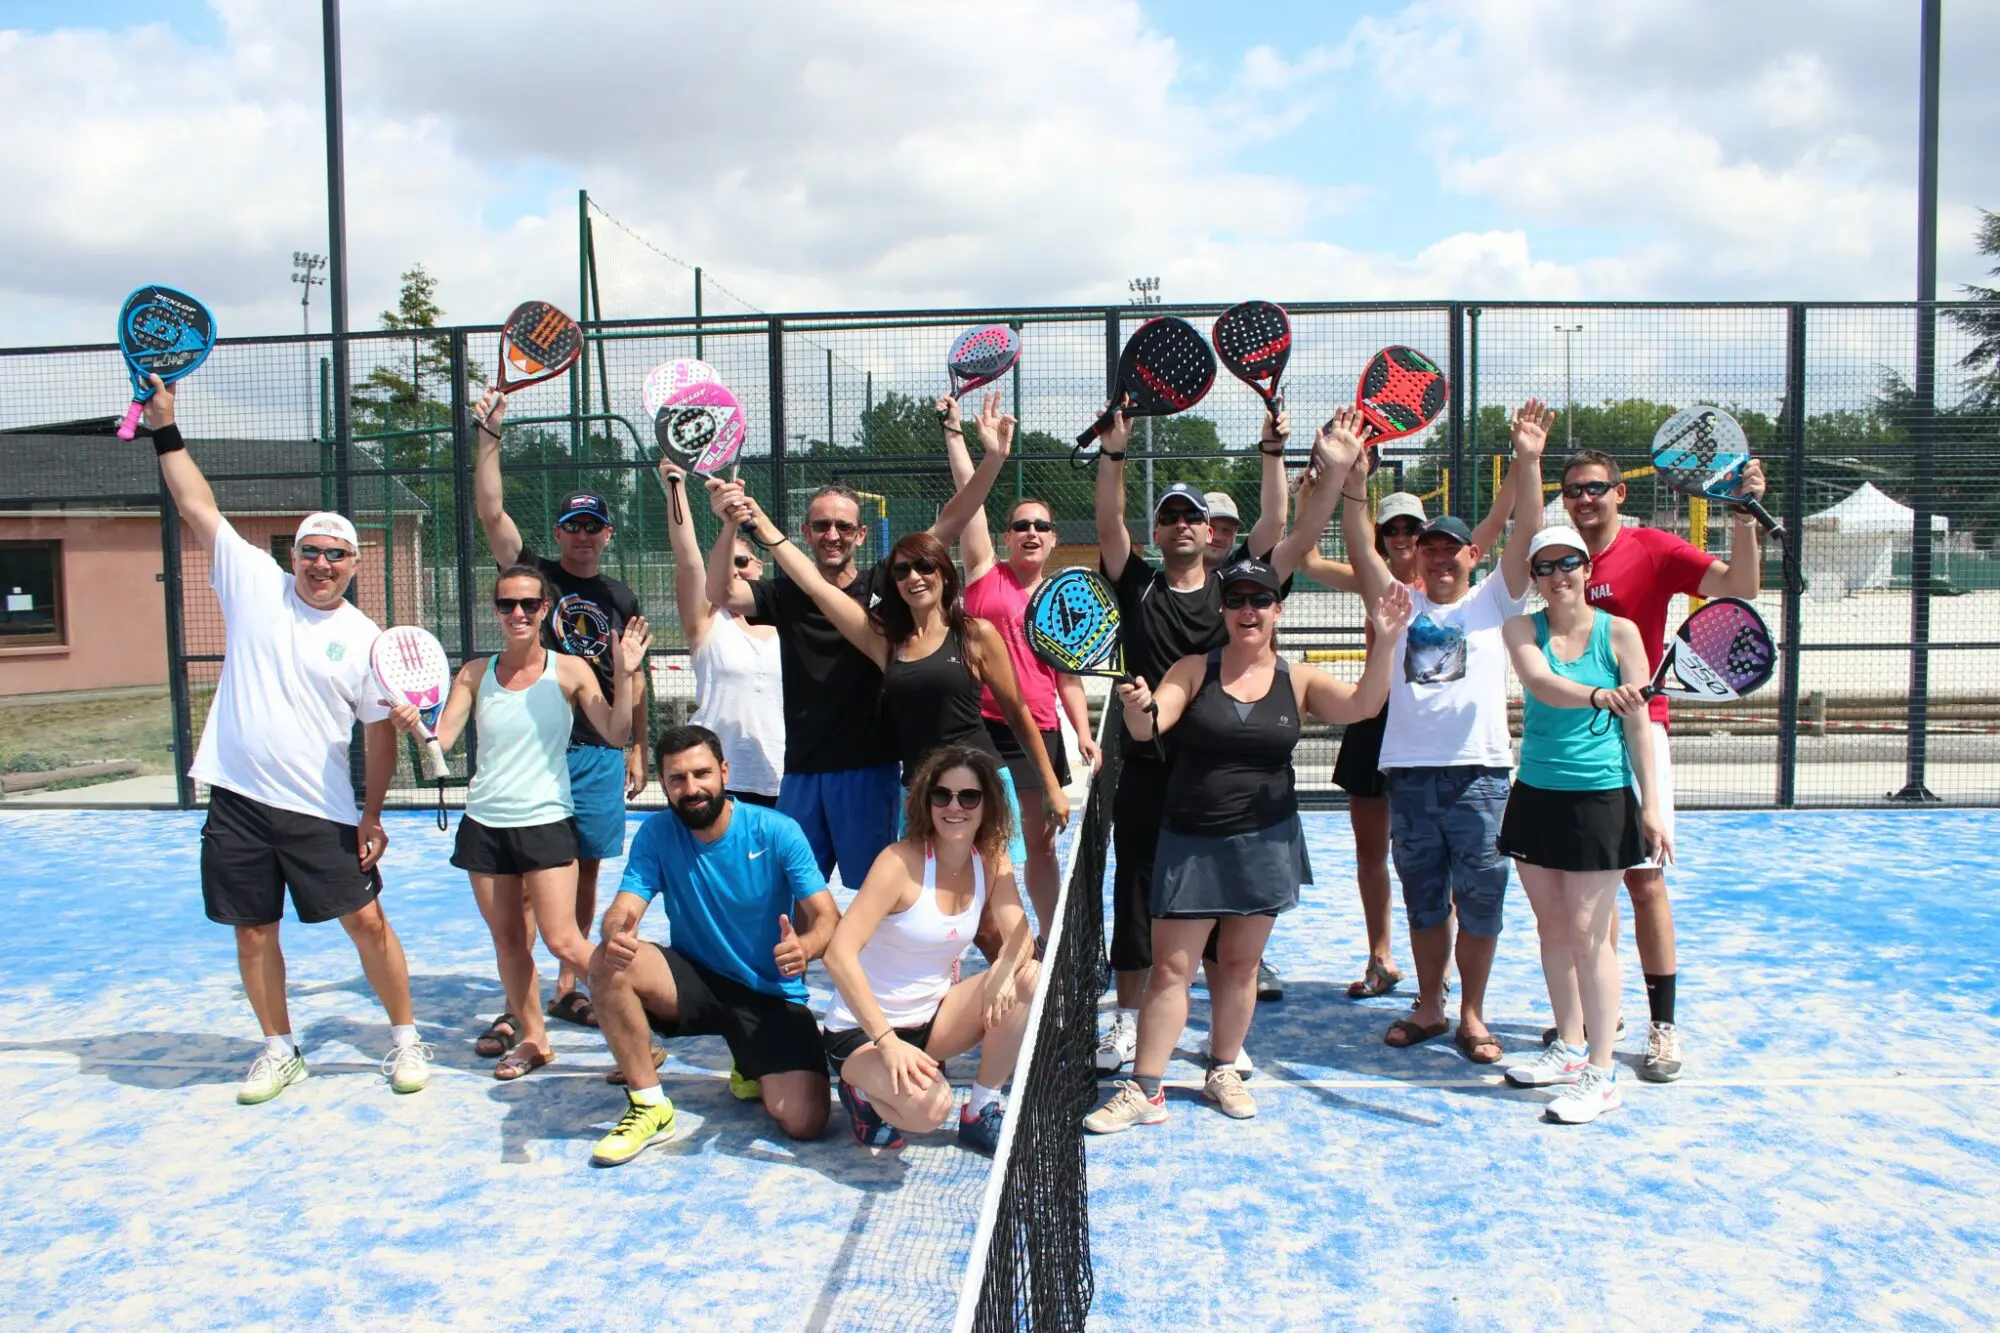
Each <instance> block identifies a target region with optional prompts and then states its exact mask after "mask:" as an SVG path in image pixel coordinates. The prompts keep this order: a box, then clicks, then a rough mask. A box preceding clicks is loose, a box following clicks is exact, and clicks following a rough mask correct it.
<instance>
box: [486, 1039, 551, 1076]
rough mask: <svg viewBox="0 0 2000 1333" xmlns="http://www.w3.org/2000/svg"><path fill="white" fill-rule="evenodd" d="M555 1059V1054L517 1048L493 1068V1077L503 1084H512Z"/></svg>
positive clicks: (525, 1047) (527, 1047) (528, 1048)
mask: <svg viewBox="0 0 2000 1333" xmlns="http://www.w3.org/2000/svg"><path fill="white" fill-rule="evenodd" d="M555 1058H556V1057H555V1056H554V1055H553V1054H548V1055H544V1054H543V1053H542V1052H540V1051H538V1050H536V1049H535V1048H534V1047H532V1046H516V1047H515V1048H514V1049H513V1050H511V1051H509V1052H507V1054H506V1055H505V1056H503V1057H502V1058H501V1060H500V1063H499V1064H497V1065H495V1066H493V1077H495V1078H497V1079H499V1080H500V1081H501V1082H502V1083H511V1082H513V1081H514V1080H515V1079H517V1078H521V1077H523V1076H525V1075H528V1074H532V1073H534V1072H535V1071H536V1070H537V1069H540V1068H541V1067H542V1066H543V1065H545V1064H548V1063H549V1062H550V1061H552V1060H554V1059H555Z"/></svg>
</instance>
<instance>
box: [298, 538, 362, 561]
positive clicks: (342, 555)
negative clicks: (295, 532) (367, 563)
mask: <svg viewBox="0 0 2000 1333" xmlns="http://www.w3.org/2000/svg"><path fill="white" fill-rule="evenodd" d="M292 549H293V550H295V551H297V552H298V553H299V559H301V560H303V561H305V562H306V563H307V564H309V565H310V564H312V563H313V562H314V561H315V560H324V561H326V563H328V564H329V565H337V564H339V563H340V562H341V561H343V560H352V559H353V558H354V552H352V551H349V550H346V549H344V548H342V547H339V546H314V545H312V544H311V543H309V542H308V543H304V544H301V545H299V546H295V547H293V548H292Z"/></svg>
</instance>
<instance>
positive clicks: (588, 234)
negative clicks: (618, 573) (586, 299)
mask: <svg viewBox="0 0 2000 1333" xmlns="http://www.w3.org/2000/svg"><path fill="white" fill-rule="evenodd" d="M583 227H584V231H583V239H584V253H585V254H586V255H587V256H588V257H589V259H590V308H591V311H592V313H593V314H594V316H595V318H596V319H597V320H599V321H602V320H603V318H604V289H603V288H602V287H600V286H598V284H597V224H596V223H595V222H593V221H592V220H591V219H590V218H589V217H585V218H584V220H583ZM585 392H586V394H587V393H588V392H589V390H588V386H586V388H585ZM597 396H598V397H599V398H601V399H602V400H603V402H604V410H605V411H606V412H609V411H610V410H611V368H610V367H609V366H607V365H606V364H605V356H604V344H602V343H599V344H598V345H597ZM584 410H585V411H586V412H587V411H589V410H590V403H589V402H588V400H587V399H586V401H585V403H584ZM604 433H605V435H606V436H607V437H609V436H610V435H611V428H610V426H609V424H607V425H606V426H605V428H604ZM619 554H620V555H621V556H622V555H623V554H624V551H623V550H622V549H621V550H620V551H619Z"/></svg>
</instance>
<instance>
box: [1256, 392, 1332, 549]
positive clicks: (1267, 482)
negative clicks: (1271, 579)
mask: <svg viewBox="0 0 2000 1333" xmlns="http://www.w3.org/2000/svg"><path fill="white" fill-rule="evenodd" d="M1291 438H1292V418H1291V416H1290V414H1289V413H1285V412H1280V413H1278V414H1277V415H1276V416H1273V415H1272V414H1271V413H1269V412H1266V413H1265V414H1264V429H1263V432H1262V434H1261V435H1260V436H1259V437H1258V440H1257V452H1258V453H1260V454H1262V455H1263V458H1262V459H1260V460H1259V462H1260V464H1261V469H1260V472H1259V483H1258V488H1257V522H1256V523H1255V524H1253V525H1252V526H1251V528H1250V535H1249V538H1248V540H1249V543H1250V554H1252V555H1254V556H1256V557H1257V558H1258V559H1259V560H1262V559H1266V558H1267V557H1266V555H1265V552H1268V551H1275V550H1276V549H1277V547H1278V543H1279V541H1281V540H1282V539H1283V538H1284V535H1285V518H1286V512H1285V511H1286V507H1287V506H1288V505H1289V504H1290V502H1291V498H1292V491H1291V487H1290V485H1289V484H1287V481H1286V478H1285V445H1286V444H1287V443H1289V442H1290V440H1291ZM1322 526H1324V525H1323V524H1322ZM1272 568H1274V569H1275V568H1277V566H1276V564H1275V562H1274V563H1273V565H1272ZM1285 572H1286V573H1290V571H1289V570H1287V571H1285Z"/></svg>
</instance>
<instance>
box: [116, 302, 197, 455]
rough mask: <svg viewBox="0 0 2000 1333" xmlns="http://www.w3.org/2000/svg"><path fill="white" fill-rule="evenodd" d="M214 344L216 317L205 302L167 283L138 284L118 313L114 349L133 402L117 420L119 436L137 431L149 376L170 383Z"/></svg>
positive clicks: (128, 436)
mask: <svg viewBox="0 0 2000 1333" xmlns="http://www.w3.org/2000/svg"><path fill="white" fill-rule="evenodd" d="M214 346H215V317H214V316H213V315H211V314H209V313H208V307H207V306H205V305H203V304H202V303H201V302H199V301H197V300H195V299H194V298H193V297H192V296H189V295H188V294H187V293H186V292H177V291H175V290H174V289H173V288H171V287H158V286H154V287H141V288H140V289H139V290H138V291H136V292H133V293H132V294H131V295H130V296H128V297H126V298H125V305H124V308H123V309H121V310H120V311H119V312H118V350H119V352H120V353H122V354H123V355H124V357H125V369H126V370H127V371H129V372H130V373H131V376H132V405H131V406H130V407H128V408H126V409H125V419H124V420H123V421H121V422H119V423H118V438H119V439H121V440H129V439H132V438H133V437H134V436H136V435H137V434H138V433H139V413H140V412H142V411H144V410H145V406H146V400H147V399H149V398H151V397H152V396H153V386H152V383H151V382H150V381H149V380H148V379H147V376H149V375H158V376H159V377H160V379H161V380H162V381H163V382H165V383H167V384H172V383H173V382H174V381H175V380H177V379H180V378H181V377H182V376H184V375H188V374H191V373H193V371H194V369H195V367H197V366H199V365H200V364H201V363H202V362H204V361H206V360H208V353H209V349H210V348H212V347H214Z"/></svg>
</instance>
